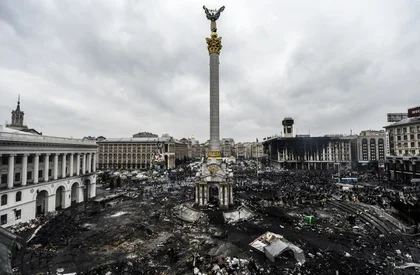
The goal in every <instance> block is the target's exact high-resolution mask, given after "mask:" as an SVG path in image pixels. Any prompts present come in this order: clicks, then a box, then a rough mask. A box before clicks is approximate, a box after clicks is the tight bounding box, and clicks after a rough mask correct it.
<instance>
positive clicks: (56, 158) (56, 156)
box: [53, 154, 58, 180]
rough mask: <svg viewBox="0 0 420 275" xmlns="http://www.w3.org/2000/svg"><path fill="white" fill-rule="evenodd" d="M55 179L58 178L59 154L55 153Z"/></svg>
mask: <svg viewBox="0 0 420 275" xmlns="http://www.w3.org/2000/svg"><path fill="white" fill-rule="evenodd" d="M53 166H54V167H53V168H54V172H53V173H54V179H55V180H56V179H58V154H54V164H53Z"/></svg>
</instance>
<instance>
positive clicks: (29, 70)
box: [0, 1, 420, 142]
mask: <svg viewBox="0 0 420 275" xmlns="http://www.w3.org/2000/svg"><path fill="white" fill-rule="evenodd" d="M66 3H67V4H66ZM202 4H203V3H197V2H196V1H178V2H176V4H175V3H173V2H164V1H159V2H153V3H151V2H150V3H147V5H145V4H142V5H135V4H131V2H124V3H118V4H116V3H113V4H111V2H95V1H93V2H91V4H85V5H81V4H77V3H74V2H65V1H64V2H63V3H60V5H57V4H54V3H49V2H43V1H36V2H35V1H33V2H30V1H29V2H28V1H25V4H24V5H23V2H19V1H13V3H12V2H1V3H0V10H1V11H2V12H1V14H0V19H1V20H0V22H1V23H0V28H1V31H2V33H3V34H4V36H3V38H2V39H4V41H2V45H3V47H2V48H1V49H0V54H1V55H2V56H4V57H5V58H4V62H3V63H2V65H1V68H0V71H1V73H2V75H3V76H4V77H3V78H2V79H1V80H0V94H1V95H2V102H1V103H0V117H1V118H2V119H4V120H8V119H9V117H10V108H11V106H13V105H14V104H15V102H16V100H17V96H18V94H20V95H21V97H22V98H21V102H22V108H23V109H24V110H25V112H26V118H25V123H26V124H28V125H30V126H31V127H34V128H36V129H39V130H41V131H43V133H44V134H45V135H51V136H66V137H69V136H73V137H80V138H81V137H83V136H85V135H94V136H98V135H103V136H106V137H116V135H117V137H118V136H125V137H127V136H131V135H132V134H133V133H134V132H135V131H151V132H154V133H159V134H161V133H166V132H167V133H170V134H171V135H172V136H174V137H177V138H182V137H189V136H192V135H194V136H195V137H196V138H197V139H198V140H200V141H205V140H207V139H208V137H209V130H208V123H207V119H208V112H209V110H208V97H209V94H208V83H207V78H208V71H207V66H208V61H207V60H206V58H207V56H206V54H205V53H206V52H205V36H206V34H205V33H203V29H207V28H208V26H207V25H206V23H207V22H205V21H204V22H203V20H202V18H201V17H202V14H201V13H202V10H201V6H202ZM204 4H208V3H204ZM223 4H226V3H224V2H222V1H215V2H212V3H211V7H219V6H221V5H223ZM267 5H268V6H269V7H270V8H268V6H267ZM267 5H261V6H258V5H255V3H254V2H247V1H245V2H244V1H240V2H239V1H230V2H229V3H228V6H229V9H227V11H226V12H228V13H229V16H226V17H223V18H221V22H222V23H223V26H224V27H223V29H221V30H220V35H221V36H222V37H226V39H225V40H224V43H226V50H224V51H223V52H222V53H221V55H222V56H223V59H222V62H221V64H220V72H221V76H222V77H221V79H220V83H221V87H220V97H221V107H220V108H221V110H220V115H221V137H232V138H234V139H235V141H237V142H241V141H253V140H255V137H258V138H260V139H261V138H263V137H266V136H271V135H273V134H280V132H281V130H282V127H281V120H282V119H283V118H284V117H286V116H291V117H293V118H294V119H295V121H296V122H295V125H296V128H295V129H296V130H297V132H298V134H307V133H309V131H310V133H311V135H312V136H322V135H324V134H329V133H350V129H352V130H353V133H359V132H360V131H362V130H365V129H382V127H383V126H385V125H386V114H387V113H390V112H391V113H392V112H397V113H398V112H404V111H405V110H406V109H407V108H410V107H413V106H416V105H417V104H413V103H411V98H414V96H415V95H416V92H417V91H416V86H417V84H418V81H417V74H418V72H419V67H418V65H417V64H418V62H417V61H418V60H419V57H420V52H419V50H418V49H419V47H418V45H419V42H420V41H419V40H420V38H419V37H418V35H417V32H416V30H417V29H418V27H419V26H418V25H419V24H420V22H419V20H418V16H417V14H418V12H417V11H418V10H419V9H420V2H418V1H398V2H395V1H387V3H384V1H370V2H369V3H365V2H362V1H353V2H352V3H347V4H345V3H334V2H331V1H317V2H316V3H311V1H302V2H299V3H292V2H290V3H277V2H270V4H267ZM64 10H66V12H64ZM189 10H191V11H193V12H190V13H188V16H187V14H186V11H189ZM313 11H316V12H313ZM191 22H194V24H191ZM34 26H35V27H34ZM171 26H177V27H176V30H177V31H173V29H172V27H171ZM81 28H83V29H84V30H85V31H84V32H83V33H80V32H78V29H81ZM203 47H204V49H203ZM155 52H159V53H160V54H159V55H156V54H153V53H155ZM256 53H257V54H256ZM244 79H246V81H244ZM401 91H403V92H401ZM203 106H205V107H203ZM133 131H134V132H133Z"/></svg>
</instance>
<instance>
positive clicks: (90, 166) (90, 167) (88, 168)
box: [86, 153, 92, 174]
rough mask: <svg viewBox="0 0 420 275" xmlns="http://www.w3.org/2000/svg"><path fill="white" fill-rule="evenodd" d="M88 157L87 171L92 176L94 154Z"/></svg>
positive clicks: (89, 154)
mask: <svg viewBox="0 0 420 275" xmlns="http://www.w3.org/2000/svg"><path fill="white" fill-rule="evenodd" d="M86 157H87V171H88V173H89V174H90V173H92V154H91V153H88V154H87V155H86Z"/></svg>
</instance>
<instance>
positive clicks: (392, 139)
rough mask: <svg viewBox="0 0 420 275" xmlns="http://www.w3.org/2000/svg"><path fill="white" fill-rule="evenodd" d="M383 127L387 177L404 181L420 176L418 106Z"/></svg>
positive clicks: (419, 115)
mask: <svg viewBox="0 0 420 275" xmlns="http://www.w3.org/2000/svg"><path fill="white" fill-rule="evenodd" d="M384 128H385V129H386V132H387V134H388V140H389V155H388V156H387V157H386V159H387V163H386V169H387V172H388V176H389V178H390V179H391V180H396V181H400V182H406V183H408V182H409V181H410V180H411V179H413V178H420V107H417V108H412V109H409V110H408V117H407V118H405V119H403V120H401V121H398V122H396V123H393V124H391V125H388V126H385V127H384Z"/></svg>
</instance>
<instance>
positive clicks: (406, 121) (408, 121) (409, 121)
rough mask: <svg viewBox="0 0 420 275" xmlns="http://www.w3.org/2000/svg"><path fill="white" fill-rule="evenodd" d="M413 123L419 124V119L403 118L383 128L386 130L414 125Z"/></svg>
mask: <svg viewBox="0 0 420 275" xmlns="http://www.w3.org/2000/svg"><path fill="white" fill-rule="evenodd" d="M415 123H420V117H408V118H404V119H403V120H400V121H398V122H395V123H392V124H391V125H388V126H385V127H384V128H385V129H388V128H393V127H396V126H403V125H410V124H415Z"/></svg>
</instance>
